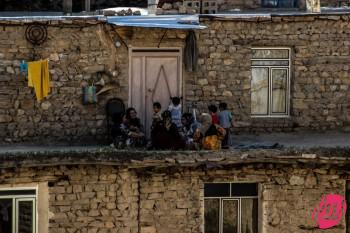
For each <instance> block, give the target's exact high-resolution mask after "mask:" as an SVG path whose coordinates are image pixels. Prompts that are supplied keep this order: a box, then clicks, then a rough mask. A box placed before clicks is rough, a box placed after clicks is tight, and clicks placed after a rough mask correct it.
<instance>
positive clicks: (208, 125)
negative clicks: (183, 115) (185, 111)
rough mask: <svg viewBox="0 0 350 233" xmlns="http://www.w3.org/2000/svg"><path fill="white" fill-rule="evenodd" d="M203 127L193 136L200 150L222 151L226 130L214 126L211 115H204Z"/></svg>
mask: <svg viewBox="0 0 350 233" xmlns="http://www.w3.org/2000/svg"><path fill="white" fill-rule="evenodd" d="M200 123H201V127H200V128H198V129H197V130H196V132H195V134H194V136H193V141H194V142H195V144H196V147H197V148H198V149H204V150H220V149H221V141H222V140H223V139H224V137H225V135H226V131H225V129H224V128H222V127H220V126H219V125H216V124H212V119H211V116H210V115H209V114H206V113H204V114H202V115H201V117H200Z"/></svg>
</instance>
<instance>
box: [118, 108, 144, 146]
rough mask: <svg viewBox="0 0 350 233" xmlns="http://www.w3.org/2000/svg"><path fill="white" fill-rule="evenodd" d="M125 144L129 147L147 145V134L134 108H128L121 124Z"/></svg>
mask: <svg viewBox="0 0 350 233" xmlns="http://www.w3.org/2000/svg"><path fill="white" fill-rule="evenodd" d="M120 127H121V131H122V133H123V135H124V140H125V145H126V146H128V147H141V146H144V145H145V134H144V133H143V132H142V125H141V121H140V119H139V118H138V117H137V113H136V110H135V109H134V108H128V109H127V110H126V114H125V116H124V118H123V123H122V124H121V126H120Z"/></svg>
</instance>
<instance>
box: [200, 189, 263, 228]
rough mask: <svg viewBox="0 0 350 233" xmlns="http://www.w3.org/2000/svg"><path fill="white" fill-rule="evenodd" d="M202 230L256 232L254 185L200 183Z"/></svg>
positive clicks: (256, 191) (256, 204)
mask: <svg viewBox="0 0 350 233" xmlns="http://www.w3.org/2000/svg"><path fill="white" fill-rule="evenodd" d="M204 232H205V233H246V232H249V233H257V232H258V185H257V184H255V183H208V184H205V185H204Z"/></svg>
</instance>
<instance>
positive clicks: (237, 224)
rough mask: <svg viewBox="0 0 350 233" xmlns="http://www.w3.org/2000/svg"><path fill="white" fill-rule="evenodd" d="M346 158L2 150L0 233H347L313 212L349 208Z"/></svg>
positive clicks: (337, 154) (344, 219) (345, 226)
mask: <svg viewBox="0 0 350 233" xmlns="http://www.w3.org/2000/svg"><path fill="white" fill-rule="evenodd" d="M306 153H308V154H306ZM310 153H313V154H310ZM348 155H349V151H348V150H339V149H335V150H319V151H312V152H311V151H295V150H293V151H276V150H265V151H264V150H253V151H227V152H217V153H214V154H213V153H211V152H154V151H152V152H144V151H143V152H136V151H135V152H132V151H108V150H105V151H100V150H95V151H92V150H89V151H88V150H86V151H70V152H59V151H56V152H50V151H47V152H45V151H41V152H39V151H37V152H32V153H31V152H25V153H19V152H16V153H7V154H3V153H1V156H0V160H1V173H0V205H1V208H2V211H1V212H0V230H2V232H5V233H12V232H30V233H47V232H49V233H69V232H79V233H80V232H81V233H90V232H100V233H104V232H106V233H107V232H108V233H114V232H116V233H119V232H123V233H155V232H157V233H165V232H167V233H175V232H191V233H192V232H193V233H200V232H201V233H202V232H206V233H218V232H239V233H241V232H242V233H245V232H252V233H253V232H254V233H255V232H261V233H281V232H283V233H294V232H305V233H306V232H318V233H321V232H325V231H326V232H332V233H345V232H349V221H348V220H349V216H348V214H347V215H346V216H345V215H344V214H343V213H344V212H345V211H344V212H342V214H340V215H338V216H337V219H339V223H338V224H337V225H336V226H335V227H333V228H331V229H327V230H321V229H319V225H318V223H317V221H316V220H313V217H312V213H313V211H314V209H315V208H316V212H317V211H318V210H319V209H317V207H318V204H319V203H320V202H321V200H322V197H323V196H324V195H327V194H337V195H341V196H343V197H346V200H347V204H348V206H349V204H350V202H349V200H350V199H349V190H350V188H349V187H350V186H349V182H348V180H349V169H348V167H349V159H348V158H347V157H346V156H348ZM330 156H331V157H330ZM344 156H345V157H344ZM338 207H342V206H338ZM11 210H13V211H12V212H11ZM12 221H13V224H12Z"/></svg>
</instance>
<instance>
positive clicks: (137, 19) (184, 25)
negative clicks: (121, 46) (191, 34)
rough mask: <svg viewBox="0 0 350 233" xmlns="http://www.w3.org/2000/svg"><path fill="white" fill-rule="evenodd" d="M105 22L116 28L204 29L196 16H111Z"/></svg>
mask: <svg viewBox="0 0 350 233" xmlns="http://www.w3.org/2000/svg"><path fill="white" fill-rule="evenodd" d="M107 22H108V23H110V24H114V25H117V26H127V27H145V28H169V29H205V28H206V26H202V25H200V24H199V17H198V15H158V16H111V17H108V18H107Z"/></svg>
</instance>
